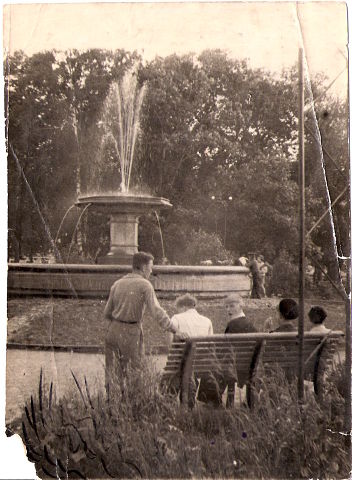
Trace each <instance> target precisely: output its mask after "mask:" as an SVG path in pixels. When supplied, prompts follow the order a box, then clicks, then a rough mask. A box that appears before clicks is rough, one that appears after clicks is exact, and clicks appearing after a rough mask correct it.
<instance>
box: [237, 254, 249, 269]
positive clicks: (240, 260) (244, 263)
mask: <svg viewBox="0 0 352 480" xmlns="http://www.w3.org/2000/svg"><path fill="white" fill-rule="evenodd" d="M247 264H248V258H247V257H246V256H245V255H241V256H240V257H239V258H238V259H237V260H236V262H235V265H236V266H237V267H246V266H247Z"/></svg>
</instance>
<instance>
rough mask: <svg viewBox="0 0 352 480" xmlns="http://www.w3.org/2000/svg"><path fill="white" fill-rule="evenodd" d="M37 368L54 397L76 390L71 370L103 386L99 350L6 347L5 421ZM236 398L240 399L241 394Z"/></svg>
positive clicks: (17, 410) (34, 385) (159, 363)
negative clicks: (44, 349) (50, 386)
mask: <svg viewBox="0 0 352 480" xmlns="http://www.w3.org/2000/svg"><path fill="white" fill-rule="evenodd" d="M147 358H149V359H151V361H153V363H154V365H155V368H156V370H158V371H160V370H162V369H163V368H164V366H165V364H166V355H153V356H149V357H147ZM344 358H345V352H344V351H342V350H341V351H339V352H337V353H336V355H335V360H336V361H343V360H344ZM41 369H42V370H43V379H44V385H45V388H46V389H47V392H48V391H49V385H50V382H51V381H52V382H53V386H54V394H55V396H56V398H57V399H58V398H62V397H63V396H70V395H72V394H73V393H74V394H76V392H75V390H77V387H76V385H75V382H74V379H73V377H72V374H71V370H72V371H73V373H74V374H75V376H76V378H77V380H78V382H79V383H80V384H81V385H83V384H84V377H86V379H87V383H88V386H89V388H90V391H91V392H92V393H93V392H97V391H99V390H101V389H103V388H104V355H102V354H92V353H77V352H50V351H32V350H22V349H8V350H7V352H6V422H7V423H8V422H11V421H13V420H14V419H16V418H18V417H19V416H20V415H21V414H22V412H23V406H24V404H25V402H26V401H27V400H28V399H30V396H31V395H38V387H39V377H40V370H41ZM237 390H238V389H237ZM238 393H240V392H238ZM242 395H244V392H243V393H242ZM240 396H241V394H240ZM243 398H244V397H243ZM238 400H239V401H241V398H239V399H238Z"/></svg>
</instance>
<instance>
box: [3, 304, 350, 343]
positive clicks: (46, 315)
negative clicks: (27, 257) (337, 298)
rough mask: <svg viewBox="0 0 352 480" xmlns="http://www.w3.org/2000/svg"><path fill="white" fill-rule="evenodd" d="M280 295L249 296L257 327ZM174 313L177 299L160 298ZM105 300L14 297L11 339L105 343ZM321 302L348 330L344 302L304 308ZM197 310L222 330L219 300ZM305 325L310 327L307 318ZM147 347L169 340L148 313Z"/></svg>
mask: <svg viewBox="0 0 352 480" xmlns="http://www.w3.org/2000/svg"><path fill="white" fill-rule="evenodd" d="M278 303H279V299H275V298H270V299H262V300H250V299H247V300H246V305H245V308H244V311H245V313H246V315H247V317H248V318H249V319H250V320H252V321H253V323H254V324H255V325H256V326H257V328H258V330H261V329H263V325H264V322H265V320H266V319H268V318H269V317H275V312H276V306H277V305H278ZM161 304H162V306H163V307H164V308H165V309H166V311H167V312H168V313H169V314H170V315H172V314H174V313H175V307H174V302H173V301H171V300H161ZM104 305H105V300H92V299H78V300H77V299H67V298H66V299H62V298H54V299H53V298H33V297H32V298H13V299H10V300H9V301H8V341H9V342H16V343H24V344H34V343H35V344H51V343H52V344H53V345H80V344H82V343H83V344H84V345H103V343H104V335H105V328H106V326H105V324H104V319H103V310H104ZM313 305H322V306H323V307H324V308H325V309H326V310H327V313H328V317H327V320H326V326H327V327H330V328H334V329H339V330H343V331H344V330H345V310H344V308H345V307H344V304H343V303H342V302H334V301H321V300H318V301H314V300H307V301H306V304H305V311H306V312H307V313H308V310H309V308H310V307H311V306H313ZM198 311H199V312H200V313H201V314H203V315H206V316H207V317H209V318H210V319H211V320H212V322H213V327H214V332H215V333H223V332H224V330H225V327H226V323H227V319H226V315H225V309H224V308H223V304H222V302H221V301H219V300H213V301H210V300H200V301H199V304H198ZM306 328H308V329H309V328H310V325H309V323H308V322H307V324H306ZM144 331H145V339H146V346H147V348H148V347H149V346H152V345H163V344H165V343H166V335H165V332H163V331H162V330H161V328H160V327H159V326H158V324H157V323H156V322H155V321H153V320H152V319H151V318H150V317H149V316H146V318H145V321H144Z"/></svg>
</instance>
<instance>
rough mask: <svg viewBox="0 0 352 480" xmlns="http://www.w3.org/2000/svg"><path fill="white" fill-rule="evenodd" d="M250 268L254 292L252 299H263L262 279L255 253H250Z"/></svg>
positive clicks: (252, 292)
mask: <svg viewBox="0 0 352 480" xmlns="http://www.w3.org/2000/svg"><path fill="white" fill-rule="evenodd" d="M248 256H249V264H248V268H249V270H250V272H251V275H252V291H251V298H261V278H260V272H259V265H258V262H257V259H256V254H255V253H249V254H248Z"/></svg>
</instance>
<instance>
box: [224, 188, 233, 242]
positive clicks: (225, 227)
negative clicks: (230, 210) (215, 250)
mask: <svg viewBox="0 0 352 480" xmlns="http://www.w3.org/2000/svg"><path fill="white" fill-rule="evenodd" d="M231 200H232V196H231V195H229V197H228V201H229V202H231ZM227 206H228V202H227V201H226V200H225V225H224V247H225V248H226V229H227Z"/></svg>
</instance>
